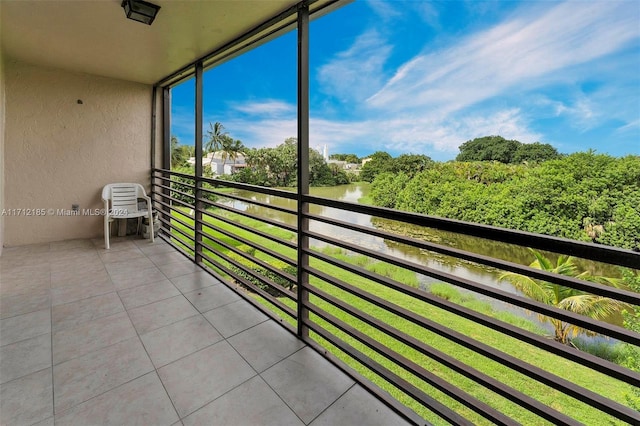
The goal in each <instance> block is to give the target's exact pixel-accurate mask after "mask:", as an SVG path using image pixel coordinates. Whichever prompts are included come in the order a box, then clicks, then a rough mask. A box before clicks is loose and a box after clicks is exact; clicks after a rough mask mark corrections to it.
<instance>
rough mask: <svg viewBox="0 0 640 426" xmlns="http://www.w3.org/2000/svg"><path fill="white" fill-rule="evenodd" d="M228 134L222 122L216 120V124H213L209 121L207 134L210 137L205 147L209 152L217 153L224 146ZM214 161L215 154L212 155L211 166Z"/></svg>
mask: <svg viewBox="0 0 640 426" xmlns="http://www.w3.org/2000/svg"><path fill="white" fill-rule="evenodd" d="M227 135H228V133H227V132H225V131H224V126H223V125H222V123H220V122H219V121H216V122H215V124H211V122H209V130H207V136H208V137H209V140H208V141H207V143H206V144H205V146H204V148H205V149H206V150H207V151H208V152H213V153H215V152H216V151H218V150H220V149H221V148H222V144H223V143H224V139H225V137H228V136H227ZM212 163H213V155H212V156H211V161H210V162H209V165H210V166H211V164H212Z"/></svg>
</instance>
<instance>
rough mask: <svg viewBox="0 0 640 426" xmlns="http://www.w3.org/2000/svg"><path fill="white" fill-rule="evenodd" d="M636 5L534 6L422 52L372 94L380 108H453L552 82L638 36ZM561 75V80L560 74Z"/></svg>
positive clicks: (457, 108) (580, 3)
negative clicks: (545, 8)
mask: <svg viewBox="0 0 640 426" xmlns="http://www.w3.org/2000/svg"><path fill="white" fill-rule="evenodd" d="M629 7H630V8H633V7H634V5H633V3H632V2H568V3H563V4H559V5H557V6H555V7H553V8H552V9H551V10H548V11H546V12H545V13H540V12H538V11H536V13H538V16H537V17H535V18H534V19H532V18H531V16H530V15H531V14H532V10H525V11H523V12H521V16H516V17H515V18H513V19H511V20H510V21H508V22H505V23H502V24H499V25H497V26H495V27H493V28H491V29H489V30H487V31H485V32H483V33H480V34H475V35H473V36H471V37H468V38H467V39H465V40H463V41H461V42H460V43H459V44H457V45H455V46H452V47H449V48H446V49H443V50H440V51H437V52H431V53H430V52H425V53H422V54H420V55H418V56H416V57H414V58H413V59H411V60H410V61H408V62H407V63H405V64H404V65H402V66H401V67H399V68H398V71H397V72H396V74H395V75H394V76H393V78H391V79H390V80H389V81H388V82H387V83H386V85H385V86H384V87H383V88H382V89H381V90H380V91H378V92H377V93H375V94H374V95H372V96H371V97H370V98H369V99H368V103H369V105H370V106H372V107H375V108H380V109H382V108H384V109H393V110H408V109H414V108H416V107H422V108H423V110H425V111H428V110H438V111H440V112H455V111H459V110H461V109H464V108H466V107H469V106H472V105H474V104H476V103H478V102H481V101H483V100H486V99H489V98H492V97H495V96H499V95H504V94H508V93H509V91H511V90H522V89H526V88H533V87H536V85H537V84H541V81H540V79H542V78H544V83H548V82H549V80H550V79H553V78H554V74H553V73H559V74H560V72H561V70H562V69H565V68H567V67H571V66H575V65H578V64H584V63H587V62H589V61H591V60H593V59H595V58H599V57H602V56H605V55H607V54H610V53H612V52H615V51H616V50H618V49H620V48H621V47H623V46H625V45H626V44H627V43H629V42H630V41H632V40H634V39H637V38H638V37H640V26H639V25H638V23H637V13H633V12H634V11H633V10H627V9H628V8H629ZM558 78H561V76H560V75H559V76H558Z"/></svg>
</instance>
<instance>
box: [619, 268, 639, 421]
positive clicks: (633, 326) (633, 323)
mask: <svg viewBox="0 0 640 426" xmlns="http://www.w3.org/2000/svg"><path fill="white" fill-rule="evenodd" d="M622 280H623V282H624V283H625V285H626V286H627V287H628V288H629V289H630V290H632V291H635V292H636V293H640V272H639V271H631V270H629V269H625V270H623V271H622ZM622 321H623V325H624V327H625V328H627V329H629V330H632V331H635V332H636V333H640V310H638V309H637V308H636V309H635V310H623V311H622ZM625 356H626V360H625V366H626V367H627V368H629V369H631V370H634V371H638V372H640V350H638V348H637V347H636V346H634V345H630V344H625ZM626 399H627V402H628V403H629V405H630V406H631V407H633V408H634V409H635V410H638V411H640V388H637V387H634V388H633V389H632V391H631V392H630V393H629V394H628V395H626Z"/></svg>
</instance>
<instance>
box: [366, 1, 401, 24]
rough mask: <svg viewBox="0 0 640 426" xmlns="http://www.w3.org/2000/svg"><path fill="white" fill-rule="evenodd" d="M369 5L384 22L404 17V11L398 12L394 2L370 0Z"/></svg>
mask: <svg viewBox="0 0 640 426" xmlns="http://www.w3.org/2000/svg"><path fill="white" fill-rule="evenodd" d="M367 5H368V6H369V7H370V8H371V10H373V12H374V13H375V14H376V15H378V17H379V18H380V19H382V20H384V21H386V20H389V19H392V18H399V17H401V16H402V11H400V10H398V9H397V8H396V7H394V5H393V4H392V2H388V1H382V0H370V1H368V2H367Z"/></svg>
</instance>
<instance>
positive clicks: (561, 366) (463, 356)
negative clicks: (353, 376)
mask: <svg viewBox="0 0 640 426" xmlns="http://www.w3.org/2000/svg"><path fill="white" fill-rule="evenodd" d="M216 214H225V216H226V217H232V218H233V219H234V220H235V221H238V222H242V223H243V224H247V225H250V226H251V227H252V228H253V229H256V230H260V231H264V232H267V233H269V234H271V235H274V236H278V237H279V238H282V239H286V240H291V241H294V240H295V235H294V234H292V233H289V232H287V231H283V230H280V229H278V228H275V227H272V226H270V225H265V224H263V223H261V222H256V221H252V220H247V219H246V218H242V217H234V216H233V215H230V214H226V213H224V212H222V211H216ZM176 217H179V218H180V219H181V220H183V221H184V222H185V223H192V221H191V219H190V218H189V217H188V216H185V215H181V214H179V213H176ZM206 220H207V221H208V222H209V223H212V224H215V226H217V227H219V228H221V229H225V230H228V231H231V232H233V233H234V234H236V235H238V237H241V238H244V239H247V240H249V241H252V242H255V243H258V244H260V245H262V246H264V247H265V248H268V249H271V250H274V251H277V252H279V253H282V254H283V255H285V256H287V257H289V258H291V259H295V255H296V254H295V251H294V250H292V249H289V248H287V247H283V246H282V245H280V244H277V243H275V242H273V241H271V240H269V239H266V238H263V237H260V236H258V235H256V234H255V233H252V232H248V231H245V230H242V229H239V228H236V227H234V226H232V225H229V224H225V223H223V222H221V221H217V220H214V219H210V218H207V219H206ZM180 227H181V228H182V229H184V230H185V232H188V230H187V229H186V228H184V227H182V226H180ZM207 232H208V233H209V234H210V235H211V237H212V238H211V239H205V241H204V242H205V243H206V244H207V245H209V246H210V247H212V248H213V249H214V250H215V251H214V252H213V253H208V255H209V256H210V257H211V258H213V259H216V260H218V259H220V258H219V257H217V254H216V251H219V252H220V253H223V254H229V250H227V249H226V248H224V247H223V246H222V245H221V244H219V242H225V243H227V244H229V245H231V246H234V247H240V248H241V249H243V251H246V249H248V246H246V245H244V244H243V243H242V242H240V241H237V240H235V239H233V238H229V237H227V236H225V235H223V234H221V233H219V232H215V231H213V230H211V229H208V230H207ZM322 251H324V252H325V253H327V254H330V255H331V256H333V257H335V258H338V259H341V260H344V261H346V262H349V263H352V264H357V265H359V266H362V267H364V268H366V269H367V270H370V271H375V272H376V273H379V274H381V275H385V276H388V277H392V278H393V279H394V280H396V281H398V282H402V283H405V284H407V285H412V286H417V279H416V276H415V274H414V273H410V272H408V271H405V270H401V269H398V268H396V267H393V266H391V265H388V264H384V263H381V262H379V261H375V260H372V259H370V258H367V257H365V256H350V255H348V254H347V253H345V252H344V251H342V250H340V249H337V248H324V249H323V250H322ZM236 256H237V255H236ZM254 256H255V257H256V258H258V259H261V260H264V261H267V262H270V263H272V264H282V262H280V261H277V260H275V259H273V258H272V257H271V256H269V255H267V254H265V253H263V252H260V251H255V253H254ZM221 263H223V264H225V265H227V263H226V262H224V261H221ZM310 264H311V266H312V267H314V268H317V269H320V270H322V271H323V272H325V273H327V274H330V275H331V276H333V277H335V278H338V279H340V280H342V281H345V282H347V283H349V284H351V285H354V286H356V287H358V288H361V289H365V290H366V291H368V292H370V293H371V294H374V295H376V296H378V297H381V298H383V299H385V300H387V301H388V302H391V303H394V304H396V305H398V306H401V307H403V308H405V309H408V310H411V311H413V312H416V313H418V314H420V315H422V316H424V317H426V318H428V319H430V320H432V321H435V322H437V323H440V324H443V325H446V326H447V327H449V328H451V329H453V330H455V331H457V332H459V333H462V334H464V335H467V336H470V337H473V338H474V339H476V340H478V341H480V342H482V343H485V344H487V345H489V346H492V347H494V348H497V349H499V350H500V351H502V352H504V353H507V354H510V355H512V356H515V357H517V358H520V359H522V360H524V361H526V362H528V363H530V364H532V365H535V366H537V367H540V368H542V369H545V370H547V371H549V372H552V373H554V374H556V375H558V376H560V377H563V378H565V379H568V380H571V381H573V382H574V383H576V384H578V385H580V386H583V387H585V388H587V389H590V390H592V391H593V392H597V393H599V394H601V395H604V396H606V397H607V398H610V399H613V400H615V401H618V402H620V403H623V404H624V403H625V394H627V393H629V392H630V389H631V386H629V385H627V384H625V383H623V382H620V381H618V380H615V379H612V378H610V377H608V376H605V375H603V374H600V373H597V372H594V371H592V370H590V369H588V368H586V367H583V366H581V365H579V364H576V363H573V362H570V361H567V360H565V359H563V358H561V357H557V356H554V355H551V354H548V353H547V352H546V351H544V350H541V349H538V348H536V347H534V346H532V345H529V344H526V343H523V342H520V341H518V340H516V339H513V338H510V337H508V336H505V335H503V334H501V333H499V332H496V331H493V330H491V329H489V328H486V327H483V326H481V325H478V324H477V323H475V322H473V321H469V320H466V319H464V318H461V317H459V316H456V315H454V314H451V313H448V312H446V311H444V310H442V309H439V308H436V307H433V306H432V305H429V304H427V303H425V302H421V301H419V300H415V299H413V298H411V297H409V296H406V295H404V294H402V293H399V292H397V291H395V290H392V289H389V288H386V287H383V286H381V285H379V284H376V283H374V282H371V281H370V280H367V279H365V278H363V277H361V276H359V275H356V274H352V273H349V272H346V271H344V270H342V269H340V268H337V267H335V266H332V265H329V264H326V263H324V262H321V261H319V260H317V259H313V258H312V259H311V262H310ZM219 272H222V273H223V274H224V272H223V271H219ZM310 283H311V284H312V285H314V286H316V287H318V288H320V289H321V290H323V291H325V292H327V293H329V294H331V295H334V296H336V297H338V298H340V299H341V300H343V301H345V302H348V303H349V304H350V305H351V306H353V307H355V308H357V309H360V310H362V311H364V312H366V313H368V314H369V315H372V316H374V317H376V318H378V319H380V320H383V321H384V322H386V323H388V324H391V325H393V326H394V327H395V328H397V329H398V330H401V331H403V332H404V333H406V334H408V335H410V336H413V337H415V338H417V339H419V340H421V341H422V342H425V343H427V344H428V345H430V346H431V347H433V348H435V349H437V350H439V351H441V352H443V353H445V354H448V355H451V356H453V357H455V358H456V359H458V360H460V361H462V362H464V363H465V364H467V365H469V366H472V367H474V368H475V369H477V370H478V371H481V372H482V373H484V374H487V375H488V376H491V377H493V378H496V379H497V380H500V381H501V382H503V383H506V384H508V385H509V386H511V387H513V388H514V389H516V390H518V391H520V392H522V393H525V394H527V395H529V396H531V397H534V398H536V399H537V400H539V401H541V402H542V403H544V404H545V405H548V406H549V407H552V408H554V409H556V410H558V411H560V412H563V413H565V414H567V415H569V416H571V417H574V418H575V419H577V420H579V421H581V422H583V423H586V424H592V425H602V424H623V423H622V422H619V421H617V420H616V419H614V418H612V417H610V416H608V415H605V414H604V413H602V412H600V411H599V410H596V409H594V408H592V407H590V406H588V405H586V404H583V403H581V402H579V401H577V400H575V399H574V398H571V397H569V396H566V395H564V394H562V393H561V392H559V391H556V390H554V389H552V388H550V387H548V386H545V385H543V384H540V383H538V382H536V381H535V380H532V379H530V378H528V377H526V376H525V375H522V374H520V373H517V372H515V371H513V370H511V369H509V368H506V367H504V366H503V365H501V364H500V363H497V362H495V361H492V360H490V359H488V358H486V357H484V356H481V355H478V354H476V353H474V352H473V351H471V350H468V349H465V348H464V347H462V346H460V345H458V344H455V343H453V342H451V341H449V340H447V339H444V338H442V337H440V336H438V335H436V334H434V333H432V332H429V331H427V330H425V329H424V328H422V327H419V326H417V325H415V324H413V323H410V322H409V321H406V320H404V319H402V318H400V317H398V316H396V315H394V314H392V313H390V312H388V311H386V310H383V309H381V308H378V307H377V306H375V305H373V304H370V303H368V302H365V301H363V300H361V299H359V298H357V297H355V296H352V295H350V294H348V293H346V292H344V291H342V290H339V289H337V288H335V287H334V286H332V285H331V284H329V283H326V282H323V281H322V280H319V279H317V278H315V277H311V279H310ZM434 292H435V293H439V295H440V296H441V297H445V298H449V299H450V300H451V301H454V302H455V303H459V304H462V305H464V306H467V307H469V308H471V309H474V310H477V311H480V312H482V313H484V314H486V315H491V316H494V317H497V318H499V319H501V320H503V321H505V322H509V323H512V324H514V325H517V326H519V327H522V328H526V329H527V330H530V331H533V332H536V333H544V331H543V330H541V329H540V328H539V327H538V326H537V325H536V324H534V323H532V322H530V321H527V320H526V319H523V318H520V317H517V316H515V315H512V314H509V313H505V312H495V311H494V310H493V309H492V308H491V306H490V305H488V304H487V303H483V302H479V301H477V300H475V299H473V298H470V297H468V296H461V295H460V294H459V293H457V291H456V290H455V288H453V287H451V286H447V285H444V286H441V285H436V287H435V288H434ZM252 295H253V296H254V297H255V298H256V300H258V301H259V302H260V303H263V304H264V305H265V306H267V307H268V308H269V309H272V310H274V311H275V312H276V313H278V314H279V315H280V316H281V317H282V318H283V319H285V320H287V321H289V322H290V323H291V324H293V325H295V320H292V319H291V318H290V317H288V316H287V315H285V314H283V313H282V312H278V309H277V308H275V307H274V306H273V305H272V304H270V303H268V301H267V300H265V299H263V298H262V297H260V296H258V295H255V294H253V293H252ZM280 300H281V301H282V302H283V303H285V304H287V305H288V306H291V307H293V308H294V309H295V303H294V302H293V301H291V300H289V299H287V298H281V299H280ZM310 301H311V302H312V303H314V304H316V305H317V306H319V307H321V308H322V309H324V310H325V311H327V312H329V313H331V314H332V315H334V316H335V317H337V318H339V319H341V320H342V321H345V322H347V323H348V324H350V325H351V326H353V327H354V328H356V329H357V330H360V331H362V332H364V333H365V334H367V335H368V336H370V337H371V338H373V339H375V340H377V341H378V342H380V343H382V344H384V345H385V346H387V347H389V348H391V349H393V350H394V351H395V352H397V353H398V354H400V355H402V356H404V357H406V358H408V359H410V360H412V361H413V362H416V363H417V364H419V365H421V366H422V367H424V368H425V369H426V370H427V371H430V372H432V373H434V374H436V375H438V376H439V377H441V378H443V379H444V380H446V381H448V382H451V383H453V384H454V385H455V386H457V387H459V388H461V389H463V390H465V391H466V392H468V393H469V394H470V395H472V396H474V397H475V398H477V399H479V400H481V401H483V402H485V403H487V404H489V405H490V406H492V407H494V408H496V409H497V410H499V411H501V412H503V413H505V414H506V415H507V416H509V417H511V418H513V419H515V420H516V421H519V422H521V423H523V424H528V425H533V424H547V422H546V421H544V420H543V419H541V418H540V417H538V416H536V415H534V414H532V413H530V412H528V411H526V410H524V409H522V408H521V407H519V406H518V405H516V404H514V403H512V402H510V401H508V400H507V399H505V398H503V397H501V396H499V395H497V394H495V393H493V392H491V391H489V390H487V389H486V388H484V387H483V386H481V385H478V384H476V383H475V382H473V381H471V380H470V379H467V378H466V377H464V376H461V375H460V374H457V373H455V372H453V371H451V370H450V369H449V368H447V367H445V366H443V365H442V364H440V363H438V362H435V361H433V360H431V359H430V358H428V357H426V356H425V355H422V354H421V353H418V352H417V351H415V350H413V349H412V348H409V347H407V346H406V345H404V344H403V343H401V342H399V341H397V340H396V339H393V338H391V337H389V336H388V335H386V334H385V333H383V332H380V331H378V330H377V329H375V328H373V327H370V326H368V325H366V324H365V323H363V322H361V321H360V320H358V319H356V318H354V317H352V316H350V315H349V314H347V313H346V312H343V311H341V310H340V309H338V308H336V307H333V306H331V305H329V304H328V303H325V302H323V301H322V300H320V299H319V298H317V297H315V296H313V295H312V296H311V297H310ZM310 318H311V319H312V320H313V321H314V322H316V323H318V324H319V325H321V326H323V327H324V328H326V329H327V330H329V331H331V332H332V333H333V334H335V335H336V336H338V337H340V338H341V339H343V340H344V341H345V342H347V343H349V344H350V345H352V346H353V347H355V348H356V349H358V350H359V351H361V352H362V353H364V354H366V355H367V356H369V357H371V358H372V359H374V360H375V361H377V362H379V363H380V364H382V365H384V366H385V367H387V368H388V369H389V370H391V371H393V372H394V373H396V374H398V375H399V376H401V377H403V378H404V379H406V380H408V381H409V382H410V383H412V384H413V385H415V386H417V387H419V388H420V389H422V390H423V391H424V392H425V393H427V394H429V395H431V396H433V397H435V398H436V399H437V400H438V401H440V402H442V403H443V404H445V405H447V406H449V407H451V408H453V409H454V410H455V411H456V412H458V413H460V414H461V415H463V416H464V417H466V418H468V419H469V420H471V421H473V422H474V423H479V424H490V422H489V421H487V420H485V419H484V418H482V417H480V416H479V415H477V414H476V413H474V412H473V411H471V410H470V409H468V408H467V407H465V406H463V405H462V404H460V403H458V402H457V401H455V400H453V399H451V398H449V397H448V396H446V395H444V394H442V393H441V392H439V391H437V390H436V389H434V388H433V387H431V386H430V385H429V384H427V383H425V382H423V381H422V380H420V379H419V378H417V377H416V376H414V375H412V374H411V373H409V372H407V371H405V370H403V369H402V368H400V367H399V366H397V365H396V364H394V363H393V362H391V361H389V360H387V359H385V358H384V357H382V356H380V355H378V354H377V353H376V352H374V351H373V350H371V349H369V348H368V347H366V346H364V345H363V344H361V343H359V342H358V341H356V340H355V339H353V338H351V337H349V336H348V335H346V334H345V333H342V332H341V331H339V330H337V329H336V328H335V327H333V326H331V325H329V324H328V323H326V322H325V321H323V320H322V319H320V318H318V317H317V316H315V315H313V314H312V315H311V316H310ZM311 336H312V338H314V339H315V340H317V341H318V342H319V343H320V344H322V345H323V346H325V347H327V348H328V349H330V350H331V351H332V352H333V353H334V354H335V355H336V356H338V357H339V358H341V359H342V360H343V361H345V362H346V363H347V364H349V365H350V366H352V367H353V368H355V369H356V370H357V371H359V372H360V373H361V374H363V375H364V376H365V377H367V378H369V379H370V380H372V381H373V382H375V383H376V384H378V385H379V386H380V387H382V388H383V389H385V390H387V391H388V392H389V393H390V394H392V395H393V396H394V397H395V398H397V399H398V400H400V401H401V402H402V403H404V404H405V405H407V406H409V407H411V408H412V409H413V410H414V411H416V412H417V413H418V414H420V415H421V416H423V417H424V418H425V419H427V420H428V421H430V422H433V423H434V424H446V423H445V422H444V421H443V420H441V419H439V418H438V417H437V416H435V415H433V414H432V413H431V412H430V411H429V410H427V409H426V408H425V407H423V406H422V405H421V404H420V403H418V402H417V401H415V400H413V399H412V398H410V397H409V396H407V395H405V394H404V393H403V392H401V391H399V390H398V389H396V388H395V387H393V386H392V385H390V384H389V383H387V382H386V381H384V380H383V379H381V378H380V377H378V376H377V375H376V374H375V373H372V372H371V371H369V370H368V369H366V368H365V367H363V366H362V365H360V364H359V363H358V362H357V361H355V360H354V359H352V358H350V357H349V356H348V355H346V354H344V353H342V352H340V350H338V349H337V348H334V347H332V346H331V345H330V344H329V343H327V342H326V341H324V340H323V339H321V338H319V337H318V336H317V335H315V334H313V333H312V334H311Z"/></svg>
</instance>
